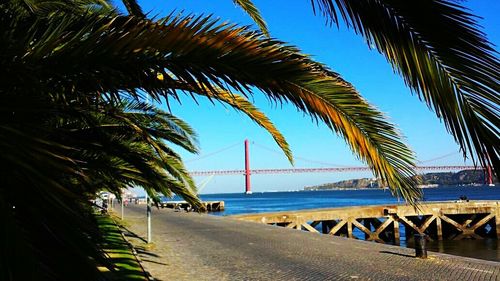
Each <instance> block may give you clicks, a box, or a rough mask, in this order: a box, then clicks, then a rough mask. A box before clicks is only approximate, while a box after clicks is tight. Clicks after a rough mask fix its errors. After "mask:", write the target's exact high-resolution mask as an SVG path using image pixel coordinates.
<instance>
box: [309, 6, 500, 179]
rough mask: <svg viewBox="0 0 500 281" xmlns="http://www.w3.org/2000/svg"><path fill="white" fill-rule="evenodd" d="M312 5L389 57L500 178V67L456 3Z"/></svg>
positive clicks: (465, 147) (467, 149) (466, 148)
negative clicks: (341, 22)
mask: <svg viewBox="0 0 500 281" xmlns="http://www.w3.org/2000/svg"><path fill="white" fill-rule="evenodd" d="M311 2H312V4H313V7H314V6H315V5H317V8H318V11H319V12H321V13H322V14H323V15H324V16H325V17H326V18H327V19H329V20H331V21H332V22H335V23H337V24H338V23H339V21H341V20H342V21H343V22H345V23H346V25H347V26H348V27H349V28H352V29H353V30H354V31H355V32H356V33H358V34H361V35H362V36H363V37H365V39H366V42H367V44H369V45H370V46H375V47H376V48H377V49H378V51H379V52H381V53H383V54H384V55H385V56H386V58H387V59H388V61H389V62H390V63H391V64H392V66H393V67H394V68H395V69H396V70H397V71H398V72H399V73H400V74H401V75H402V76H403V78H404V80H405V82H406V84H407V85H408V86H409V87H410V88H411V89H412V90H413V91H414V92H416V93H417V94H418V95H419V97H420V98H421V99H423V100H424V101H425V102H426V104H427V105H428V106H429V108H431V109H433V110H434V111H435V113H436V115H437V116H438V117H439V118H441V119H443V120H444V123H445V125H446V128H447V130H448V131H449V132H450V133H451V134H452V135H453V136H454V138H455V141H456V142H457V143H458V144H459V145H460V147H461V148H462V151H463V153H464V157H471V158H472V159H473V160H474V161H475V159H477V160H479V163H480V164H481V165H483V166H484V167H486V166H489V165H492V166H493V167H494V170H495V172H496V173H497V174H498V173H499V171H500V142H499V141H498V140H499V136H500V132H499V124H500V121H499V115H500V109H499V108H500V98H499V95H498V93H499V91H500V87H499V81H498V71H499V69H500V62H499V60H498V57H497V56H496V55H497V52H496V51H495V50H494V49H493V48H492V46H491V44H490V43H489V42H488V40H487V39H486V35H485V34H484V33H483V32H481V30H480V29H479V26H478V23H477V21H476V17H475V16H474V15H472V14H470V13H469V12H467V10H466V8H465V7H463V6H462V5H461V4H459V3H457V1H453V0H423V1H397V0H362V1H352V0H335V1H333V0H316V1H311ZM476 157H477V158H476Z"/></svg>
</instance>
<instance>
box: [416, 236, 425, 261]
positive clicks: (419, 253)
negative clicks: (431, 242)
mask: <svg viewBox="0 0 500 281" xmlns="http://www.w3.org/2000/svg"><path fill="white" fill-rule="evenodd" d="M413 237H414V239H415V257H417V258H421V259H426V258H427V247H426V242H427V241H426V237H427V235H425V234H420V233H418V234H415V235H414V236H413Z"/></svg>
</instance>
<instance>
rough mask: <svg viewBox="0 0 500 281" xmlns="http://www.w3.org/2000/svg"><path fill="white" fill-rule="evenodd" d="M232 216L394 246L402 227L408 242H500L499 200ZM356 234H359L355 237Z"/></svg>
mask: <svg viewBox="0 0 500 281" xmlns="http://www.w3.org/2000/svg"><path fill="white" fill-rule="evenodd" d="M232 217H233V218H237V219H241V220H247V221H255V222H260V223H266V224H272V225H278V226H283V227H288V228H294V229H300V230H305V231H310V232H317V233H324V234H329V235H336V236H346V237H350V238H356V239H365V240H369V241H376V242H381V243H392V244H396V245H399V242H400V231H401V229H400V227H404V232H405V235H406V239H407V241H408V240H409V239H410V238H411V237H413V234H416V233H420V234H426V235H427V237H428V239H429V240H443V239H445V240H458V239H466V238H468V239H483V238H486V237H491V238H497V239H498V238H500V201H470V202H469V201H454V202H450V201H448V202H433V203H425V204H421V205H420V206H419V209H415V208H414V207H412V206H408V205H388V206H358V207H345V208H334V209H316V210H302V211H290V212H279V213H261V214H249V215H236V216H232ZM354 229H359V230H360V231H357V233H358V234H357V235H356V234H355V233H353V230H354ZM359 233H361V235H359ZM360 236H362V237H360Z"/></svg>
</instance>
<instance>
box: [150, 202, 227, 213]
mask: <svg viewBox="0 0 500 281" xmlns="http://www.w3.org/2000/svg"><path fill="white" fill-rule="evenodd" d="M201 204H203V206H205V208H206V210H207V211H208V212H220V211H224V201H204V202H201ZM159 206H160V207H161V208H170V209H184V210H188V209H189V210H190V209H191V204H189V203H188V202H186V201H166V202H161V203H160V204H159Z"/></svg>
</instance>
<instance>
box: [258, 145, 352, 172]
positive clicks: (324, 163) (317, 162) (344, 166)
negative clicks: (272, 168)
mask: <svg viewBox="0 0 500 281" xmlns="http://www.w3.org/2000/svg"><path fill="white" fill-rule="evenodd" d="M252 144H253V145H255V146H256V147H259V148H261V149H265V150H267V151H270V152H273V153H275V154H278V155H281V156H283V152H282V151H277V150H274V149H272V148H269V147H266V146H264V145H261V144H258V143H255V142H252ZM293 158H294V159H297V160H301V161H303V162H309V163H313V164H320V165H323V166H327V167H339V168H348V167H350V166H348V165H340V164H335V163H328V162H321V161H316V160H311V159H308V158H305V157H300V156H294V157H293Z"/></svg>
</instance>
